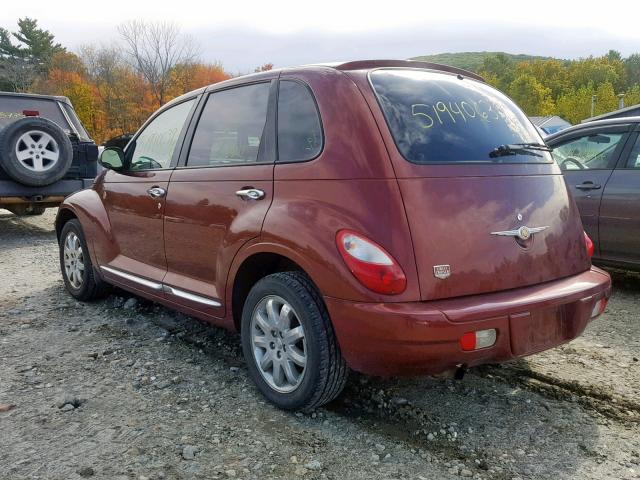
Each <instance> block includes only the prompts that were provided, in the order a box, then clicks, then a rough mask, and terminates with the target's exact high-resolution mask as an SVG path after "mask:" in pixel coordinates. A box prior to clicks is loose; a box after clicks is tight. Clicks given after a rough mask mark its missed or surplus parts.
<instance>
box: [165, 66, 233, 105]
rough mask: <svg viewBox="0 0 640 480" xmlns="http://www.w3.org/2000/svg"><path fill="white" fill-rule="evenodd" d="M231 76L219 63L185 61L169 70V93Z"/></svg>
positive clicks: (219, 80)
mask: <svg viewBox="0 0 640 480" xmlns="http://www.w3.org/2000/svg"><path fill="white" fill-rule="evenodd" d="M229 78H231V75H229V74H228V73H227V72H226V71H225V70H224V68H223V67H222V64H221V63H218V62H215V63H208V64H207V63H195V62H193V63H185V64H180V65H176V66H175V67H174V68H173V70H172V71H171V87H170V89H169V93H170V94H171V96H173V97H177V96H178V95H182V94H184V93H187V92H190V91H191V90H195V89H197V88H200V87H204V86H207V85H211V84H213V83H218V82H222V81H223V80H227V79H229Z"/></svg>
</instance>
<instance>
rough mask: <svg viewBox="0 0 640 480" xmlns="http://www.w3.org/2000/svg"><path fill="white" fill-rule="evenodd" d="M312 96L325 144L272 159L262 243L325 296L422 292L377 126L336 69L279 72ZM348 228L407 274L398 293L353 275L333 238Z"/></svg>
mask: <svg viewBox="0 0 640 480" xmlns="http://www.w3.org/2000/svg"><path fill="white" fill-rule="evenodd" d="M288 78H293V79H297V80H301V81H304V82H305V83H307V84H308V85H309V87H310V88H311V90H312V91H313V93H314V96H315V98H316V101H317V103H318V108H319V111H320V115H321V119H322V125H323V130H324V149H323V151H322V152H321V154H320V155H319V156H318V157H317V158H316V159H314V160H311V161H307V162H300V163H288V164H276V167H275V173H274V200H273V203H272V205H271V208H270V209H269V212H268V213H267V216H266V218H265V222H264V226H263V232H262V237H261V242H263V243H264V244H265V245H267V244H271V245H279V246H280V248H282V249H283V250H285V251H289V252H290V256H294V257H296V258H297V260H296V258H292V260H294V261H297V263H298V264H300V265H301V266H303V268H304V269H305V271H306V272H307V273H308V274H309V275H310V276H311V278H312V280H313V281H314V282H315V284H316V285H317V286H318V288H319V289H320V291H321V293H322V294H323V295H325V296H331V297H336V298H341V299H349V300H358V301H387V302H394V301H395V302H399V301H408V300H417V299H419V297H420V294H419V285H418V279H417V272H416V269H415V259H414V255H413V247H412V245H411V237H410V233H409V227H408V224H407V220H406V215H405V212H404V206H403V203H402V198H401V195H400V189H399V187H398V182H397V180H396V178H395V174H394V172H393V168H392V167H391V163H390V162H389V157H388V154H387V151H386V149H385V146H384V143H383V142H382V139H381V138H380V132H379V130H378V127H377V125H376V123H375V121H374V120H373V117H372V116H371V111H370V109H369V107H368V105H367V104H366V102H365V101H364V99H363V97H362V94H361V93H360V92H359V90H358V88H357V87H356V86H355V84H354V83H353V81H352V80H351V79H350V78H349V77H348V76H347V75H345V74H344V73H342V72H339V71H337V70H334V69H326V70H320V71H318V69H317V68H316V69H314V70H309V71H305V70H304V69H302V70H298V71H296V72H295V73H289V72H284V73H283V74H282V76H281V79H282V80H285V79H288ZM345 228H348V229H352V230H355V231H358V232H360V233H362V234H364V235H365V236H367V237H369V238H371V239H372V240H374V241H375V242H377V243H379V244H380V245H381V246H382V247H383V248H385V249H386V250H387V251H388V252H389V253H390V254H391V255H392V256H393V257H394V258H395V259H396V260H397V262H398V263H399V264H400V266H401V267H402V269H403V270H404V272H405V275H406V276H407V288H406V290H405V291H404V292H403V293H402V294H399V295H393V296H387V295H379V294H376V293H373V292H370V291H369V290H367V289H366V288H365V287H363V286H361V285H360V283H359V282H358V281H357V280H356V279H355V278H354V277H353V275H352V274H351V272H350V271H349V270H348V269H347V267H346V265H345V264H344V261H343V259H342V257H341V256H340V253H339V251H338V249H337V246H336V243H335V237H336V234H337V232H338V231H339V230H341V229H345Z"/></svg>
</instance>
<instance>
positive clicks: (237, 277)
mask: <svg viewBox="0 0 640 480" xmlns="http://www.w3.org/2000/svg"><path fill="white" fill-rule="evenodd" d="M279 272H300V273H303V274H305V275H306V276H307V277H308V278H309V281H310V282H311V283H312V284H313V286H314V287H315V288H316V289H317V290H318V292H320V290H319V289H318V287H317V284H316V283H315V282H314V281H313V279H312V278H311V275H309V273H308V272H307V271H306V270H305V268H304V267H303V266H302V265H301V262H298V261H296V260H294V259H292V258H291V256H289V255H286V254H283V253H276V252H273V251H258V252H254V253H251V254H248V255H247V256H246V257H244V258H243V259H242V260H241V261H240V263H239V265H238V267H237V269H236V270H235V273H234V274H233V277H232V278H233V281H232V282H231V283H230V286H231V287H232V288H231V289H230V290H231V295H230V302H231V312H232V317H233V325H234V327H235V328H236V330H237V331H240V325H241V321H242V309H243V307H244V303H245V300H246V298H247V296H248V295H249V292H250V291H251V289H252V288H253V286H254V285H255V284H256V283H258V281H260V280H261V279H262V278H264V277H266V276H268V275H271V274H273V273H279Z"/></svg>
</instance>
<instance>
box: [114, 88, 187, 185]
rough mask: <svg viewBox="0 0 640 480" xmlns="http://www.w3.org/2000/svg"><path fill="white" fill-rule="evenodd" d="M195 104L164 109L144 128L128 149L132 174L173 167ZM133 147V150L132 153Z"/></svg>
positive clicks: (182, 104) (185, 103)
mask: <svg viewBox="0 0 640 480" xmlns="http://www.w3.org/2000/svg"><path fill="white" fill-rule="evenodd" d="M194 102H195V99H193V100H188V101H186V102H182V103H180V104H178V105H176V106H175V107H171V108H169V109H168V110H165V111H164V112H162V113H161V114H160V115H158V116H157V117H156V118H154V119H153V120H152V121H151V123H150V124H149V125H147V126H146V127H145V129H144V130H143V131H142V133H140V135H138V137H137V138H136V139H135V143H134V144H132V145H129V147H128V148H127V154H128V156H129V154H130V157H129V158H130V159H131V160H130V163H129V170H130V171H132V172H139V171H141V170H158V169H163V168H169V167H170V166H171V158H172V157H173V152H174V151H175V149H176V144H177V143H178V137H179V136H180V132H182V129H183V128H184V124H185V122H186V120H187V117H188V116H189V112H190V111H191V107H193V104H194ZM131 148H133V151H130V149H131Z"/></svg>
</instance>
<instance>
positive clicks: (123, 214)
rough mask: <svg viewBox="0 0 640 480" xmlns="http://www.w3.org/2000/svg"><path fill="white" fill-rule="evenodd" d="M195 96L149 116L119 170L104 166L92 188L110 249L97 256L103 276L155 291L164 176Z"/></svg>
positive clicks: (162, 260) (163, 264) (161, 269)
mask: <svg viewBox="0 0 640 480" xmlns="http://www.w3.org/2000/svg"><path fill="white" fill-rule="evenodd" d="M194 104H195V99H194V98H192V99H189V100H186V101H184V102H181V103H179V104H177V105H173V106H171V107H169V108H167V109H165V110H163V111H161V112H160V113H159V114H157V115H156V116H155V117H153V118H152V119H151V120H150V121H149V122H148V123H147V124H146V125H145V126H144V127H143V129H142V130H141V131H140V133H139V134H138V135H137V136H136V137H135V138H134V139H133V140H132V142H131V143H130V144H129V145H128V146H127V151H126V152H125V166H124V169H123V170H122V171H119V172H116V171H113V170H109V171H107V173H106V175H105V177H104V181H103V182H102V183H101V184H100V185H99V186H98V192H99V194H100V196H101V198H102V201H103V203H104V206H105V209H106V212H107V215H108V216H109V222H110V224H111V234H112V235H113V243H115V245H116V249H115V255H114V254H113V253H114V252H109V253H108V255H109V258H101V259H100V258H99V259H98V261H99V263H100V265H101V266H102V269H103V271H104V273H105V275H106V276H107V277H111V278H113V279H114V280H115V281H120V282H125V283H126V284H128V285H130V286H132V287H134V288H138V289H140V290H143V291H152V292H155V293H157V292H158V291H159V290H161V282H162V279H163V277H164V275H165V273H166V270H167V261H166V257H165V254H164V242H163V238H162V237H163V220H162V214H163V212H164V207H165V195H166V192H167V188H168V184H169V178H170V176H171V172H172V169H173V166H174V165H175V162H176V161H177V155H178V153H179V146H180V145H181V141H180V140H181V136H183V135H184V131H185V130H186V128H185V124H186V121H187V119H188V118H189V114H190V112H191V110H192V109H193V107H194Z"/></svg>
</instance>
